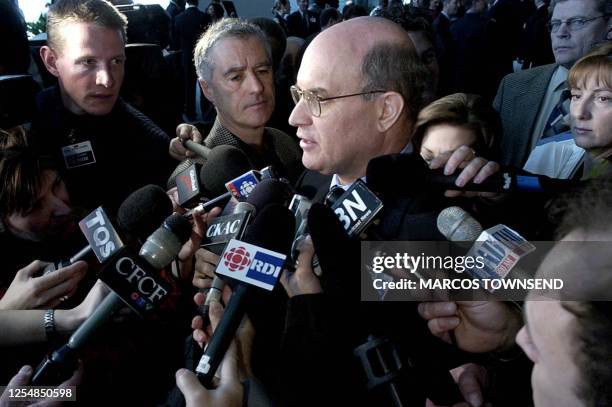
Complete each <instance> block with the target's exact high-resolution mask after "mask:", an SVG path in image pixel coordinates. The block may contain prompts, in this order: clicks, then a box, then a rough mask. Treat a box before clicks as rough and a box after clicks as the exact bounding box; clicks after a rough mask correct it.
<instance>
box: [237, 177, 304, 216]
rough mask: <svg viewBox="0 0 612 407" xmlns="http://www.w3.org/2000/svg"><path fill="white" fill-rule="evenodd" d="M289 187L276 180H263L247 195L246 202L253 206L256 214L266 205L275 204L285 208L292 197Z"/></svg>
mask: <svg viewBox="0 0 612 407" xmlns="http://www.w3.org/2000/svg"><path fill="white" fill-rule="evenodd" d="M292 192H293V191H292V190H291V186H290V185H289V184H288V183H286V182H283V181H280V180H277V179H272V178H268V179H264V180H262V181H261V182H260V183H259V184H257V185H256V186H255V189H253V191H252V192H251V193H250V194H249V197H248V198H247V202H248V203H250V204H251V205H253V206H254V207H255V208H256V210H257V212H259V211H261V210H262V209H263V208H264V207H265V206H266V205H268V204H271V203H276V204H279V205H284V206H286V204H287V202H289V200H290V199H291V197H292Z"/></svg>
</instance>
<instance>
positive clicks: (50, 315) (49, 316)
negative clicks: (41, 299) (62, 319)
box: [43, 309, 56, 341]
mask: <svg viewBox="0 0 612 407" xmlns="http://www.w3.org/2000/svg"><path fill="white" fill-rule="evenodd" d="M43 323H44V325H45V333H46V334H47V341H51V340H53V339H54V338H55V336H56V330H55V310H54V309H48V310H46V311H45V314H44V315H43Z"/></svg>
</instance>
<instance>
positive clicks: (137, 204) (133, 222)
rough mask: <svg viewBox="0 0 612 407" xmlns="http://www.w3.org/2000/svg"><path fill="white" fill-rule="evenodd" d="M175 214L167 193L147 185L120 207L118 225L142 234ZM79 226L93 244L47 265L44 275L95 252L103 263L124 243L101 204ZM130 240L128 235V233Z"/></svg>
mask: <svg viewBox="0 0 612 407" xmlns="http://www.w3.org/2000/svg"><path fill="white" fill-rule="evenodd" d="M169 213H172V203H171V202H170V199H169V198H168V195H166V192H165V191H164V190H163V189H162V188H160V187H159V186H157V185H153V184H150V185H146V186H144V187H142V188H140V189H137V190H136V191H134V192H132V193H131V194H130V195H129V196H128V197H127V198H125V200H124V201H123V202H122V203H121V206H119V210H118V212H117V225H118V226H119V229H120V230H121V231H123V232H125V234H126V235H133V236H136V237H142V238H144V237H145V236H147V235H149V234H150V233H152V232H153V230H155V227H156V225H158V224H160V223H161V222H162V221H163V220H164V218H165V217H166V216H167V215H168V214H169ZM79 226H80V227H81V230H82V232H83V234H84V235H85V237H86V239H87V241H88V242H89V243H90V244H89V245H87V246H85V247H84V248H83V249H81V250H80V251H79V252H78V253H77V254H75V255H74V256H72V257H71V258H70V259H69V260H60V261H58V262H56V263H51V264H49V265H48V266H47V267H45V270H44V272H43V273H44V274H47V273H50V272H52V271H55V270H58V269H60V268H62V267H67V266H69V265H71V264H74V263H75V262H76V261H78V260H81V259H82V258H83V257H85V256H86V255H87V254H89V253H90V252H92V251H94V253H95V254H96V257H97V258H98V261H99V262H100V263H102V262H104V261H105V260H106V259H107V258H109V257H110V256H112V254H113V253H115V252H116V250H118V249H119V248H121V247H123V243H122V241H121V239H120V237H119V235H118V234H117V232H116V231H115V229H114V228H113V226H112V223H111V222H110V220H109V218H108V216H107V215H106V213H105V212H104V209H102V208H101V207H100V208H98V209H96V210H94V211H93V212H92V213H90V214H89V215H88V216H87V217H85V219H83V220H82V221H81V222H79ZM127 237H128V239H129V236H127Z"/></svg>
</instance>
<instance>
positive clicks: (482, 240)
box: [438, 206, 536, 293]
mask: <svg viewBox="0 0 612 407" xmlns="http://www.w3.org/2000/svg"><path fill="white" fill-rule="evenodd" d="M455 225H457V226H455ZM438 229H439V230H440V233H442V234H443V235H444V236H445V237H446V238H447V239H448V240H450V241H452V242H456V243H458V244H459V243H461V242H463V243H464V245H465V243H467V245H468V246H469V245H470V244H471V243H473V245H471V247H470V249H469V251H468V252H467V254H466V256H471V257H473V258H476V257H481V258H482V260H483V267H471V268H470V267H466V272H467V273H468V274H469V275H470V276H471V277H473V278H476V279H479V280H483V279H489V280H503V279H505V278H506V277H508V275H509V273H510V271H513V275H514V277H515V278H529V277H530V276H531V275H533V273H529V272H526V271H523V270H521V269H519V268H516V267H515V266H516V264H517V263H518V262H519V261H520V260H521V259H522V258H524V257H526V256H527V255H528V254H530V253H531V252H533V251H534V250H535V249H536V247H535V246H534V245H533V244H531V243H530V242H529V241H527V240H525V238H523V237H522V236H521V235H520V234H519V233H518V232H516V231H514V230H512V229H510V228H509V227H508V226H505V225H502V224H499V225H495V226H493V227H491V228H489V229H486V230H484V231H483V230H482V226H481V225H480V223H478V221H477V220H476V219H474V218H473V217H472V216H471V215H469V214H468V213H467V212H465V211H464V210H463V209H461V208H459V207H456V206H455V207H450V208H446V209H444V210H443V211H442V212H440V214H439V215H438ZM485 288H486V289H487V290H488V291H489V292H491V293H492V292H493V291H495V290H491V289H489V288H487V287H486V286H485Z"/></svg>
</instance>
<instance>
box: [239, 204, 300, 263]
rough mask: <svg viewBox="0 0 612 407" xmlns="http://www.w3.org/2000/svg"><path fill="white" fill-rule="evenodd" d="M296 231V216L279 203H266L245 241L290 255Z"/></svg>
mask: <svg viewBox="0 0 612 407" xmlns="http://www.w3.org/2000/svg"><path fill="white" fill-rule="evenodd" d="M294 232H295V218H294V216H293V214H292V213H291V211H289V209H287V208H285V207H284V206H282V205H279V204H277V203H271V204H268V205H266V206H265V207H264V208H263V209H262V210H261V212H259V214H258V215H257V216H256V217H255V219H254V220H253V223H251V224H250V225H249V227H248V228H247V230H246V233H245V235H244V239H242V240H243V241H245V242H247V243H251V244H254V245H256V246H260V247H263V248H265V249H268V250H272V251H275V252H278V253H283V254H285V255H289V251H290V249H291V243H292V241H291V240H292V237H293V233H294Z"/></svg>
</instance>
